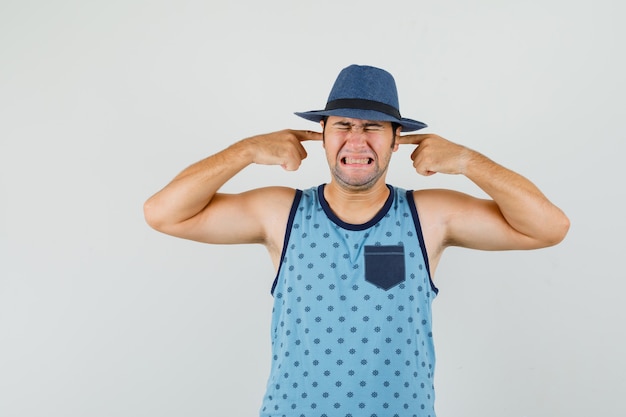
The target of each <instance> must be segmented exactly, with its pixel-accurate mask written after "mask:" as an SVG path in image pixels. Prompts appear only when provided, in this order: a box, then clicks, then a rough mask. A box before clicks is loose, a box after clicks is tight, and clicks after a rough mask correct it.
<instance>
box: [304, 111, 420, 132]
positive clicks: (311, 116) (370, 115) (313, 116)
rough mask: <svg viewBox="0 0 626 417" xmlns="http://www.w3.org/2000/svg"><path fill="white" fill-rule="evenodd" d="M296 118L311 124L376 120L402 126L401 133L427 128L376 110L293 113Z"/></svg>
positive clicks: (415, 121) (417, 122)
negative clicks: (328, 120)
mask: <svg viewBox="0 0 626 417" xmlns="http://www.w3.org/2000/svg"><path fill="white" fill-rule="evenodd" d="M294 114H295V115H296V116H300V117H302V118H304V119H306V120H310V121H312V122H319V121H321V120H322V119H324V118H325V117H328V116H339V117H349V118H351V119H362V120H378V121H381V122H393V123H398V124H399V125H400V126H402V131H403V132H414V131H416V130H419V129H423V128H425V127H428V125H427V124H426V123H422V122H419V121H417V120H413V119H407V118H404V117H403V118H400V119H398V118H395V117H393V116H391V115H389V114H386V113H382V112H379V111H376V110H362V109H334V110H313V111H307V112H295V113H294Z"/></svg>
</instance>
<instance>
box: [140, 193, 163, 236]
mask: <svg viewBox="0 0 626 417" xmlns="http://www.w3.org/2000/svg"><path fill="white" fill-rule="evenodd" d="M143 218H144V220H145V221H146V223H147V224H148V226H150V227H151V228H153V229H154V230H157V231H159V232H161V231H163V225H164V222H163V218H162V216H160V215H159V210H158V207H157V205H156V204H155V203H154V201H153V200H152V198H150V199H148V200H147V201H146V202H145V203H144V204H143Z"/></svg>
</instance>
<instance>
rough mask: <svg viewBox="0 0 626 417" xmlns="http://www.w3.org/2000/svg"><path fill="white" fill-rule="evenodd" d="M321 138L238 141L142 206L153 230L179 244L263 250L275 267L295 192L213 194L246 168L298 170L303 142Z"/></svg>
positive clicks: (274, 136)
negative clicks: (260, 246)
mask: <svg viewBox="0 0 626 417" xmlns="http://www.w3.org/2000/svg"><path fill="white" fill-rule="evenodd" d="M321 139H322V136H321V134H320V133H315V132H311V131H299V130H283V131H279V132H274V133H269V134H265V135H258V136H253V137H250V138H247V139H243V140H241V141H239V142H236V143H235V144H233V145H231V146H229V147H228V148H226V149H224V150H223V151H221V152H218V153H216V154H214V155H212V156H209V157H208V158H206V159H203V160H201V161H199V162H197V163H195V164H193V165H191V166H189V167H188V168H186V169H185V170H183V171H182V172H181V173H180V174H178V175H177V176H176V177H175V178H174V179H173V180H172V181H171V182H170V183H169V184H167V185H166V186H165V187H164V188H163V189H161V190H160V191H158V192H157V193H156V194H154V195H153V196H152V197H150V198H149V199H148V200H147V201H146V202H145V204H144V216H145V219H146V222H147V223H148V224H149V225H150V226H151V227H152V228H154V229H156V230H158V231H160V232H163V233H166V234H169V235H172V236H176V237H180V238H184V239H190V240H195V241H198V242H204V243H213V244H236V243H260V244H264V245H265V246H266V247H267V248H268V251H269V252H270V256H271V258H272V261H273V262H274V264H275V265H276V263H277V262H278V258H279V256H280V250H281V248H282V243H283V242H282V238H283V237H284V232H285V230H284V228H285V225H286V223H287V217H288V215H289V209H290V208H291V204H292V202H293V197H294V193H295V191H294V190H293V189H290V188H286V187H267V188H259V189H255V190H250V191H246V192H243V193H241V194H223V193H219V192H218V190H219V189H220V188H221V187H222V185H224V184H225V183H226V182H227V181H228V180H230V179H231V178H232V177H233V176H235V175H236V174H237V173H239V172H240V171H241V170H243V169H244V168H245V167H247V166H248V165H251V164H263V165H280V166H282V167H283V168H284V169H285V170H288V171H293V170H296V169H298V167H299V166H300V164H301V162H302V160H303V159H304V158H306V156H307V153H306V150H305V149H304V147H303V146H302V143H301V142H302V141H305V140H320V141H321Z"/></svg>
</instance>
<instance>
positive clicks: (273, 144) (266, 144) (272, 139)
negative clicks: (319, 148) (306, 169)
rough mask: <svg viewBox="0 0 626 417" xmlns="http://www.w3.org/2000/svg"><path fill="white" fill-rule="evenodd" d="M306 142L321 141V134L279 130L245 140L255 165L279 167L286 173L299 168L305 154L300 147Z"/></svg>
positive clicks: (302, 147) (306, 131)
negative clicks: (249, 147)
mask: <svg viewBox="0 0 626 417" xmlns="http://www.w3.org/2000/svg"><path fill="white" fill-rule="evenodd" d="M306 140H320V141H321V140H322V134H321V133H318V132H313V131H310V130H290V129H286V130H281V131H278V132H273V133H268V134H264V135H258V136H253V137H251V138H248V139H246V140H245V142H247V144H248V145H249V146H251V157H252V161H253V162H254V163H255V164H261V165H280V166H282V167H283V169H285V170H286V171H295V170H297V169H298V168H299V167H300V164H301V163H302V160H303V159H304V158H306V157H307V152H306V150H305V149H304V146H302V142H303V141H306Z"/></svg>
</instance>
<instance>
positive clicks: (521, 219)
mask: <svg viewBox="0 0 626 417" xmlns="http://www.w3.org/2000/svg"><path fill="white" fill-rule="evenodd" d="M399 141H400V143H402V144H412V145H417V147H416V149H415V151H414V152H413V153H412V154H411V159H412V160H413V166H414V168H415V170H416V171H417V172H418V173H419V174H421V175H425V176H429V175H433V174H435V173H438V172H439V173H445V174H453V175H455V174H457V175H465V176H466V177H467V178H468V179H470V180H471V181H473V182H474V183H475V184H476V185H477V186H479V187H480V188H481V189H482V190H483V191H485V192H486V193H487V194H488V195H489V196H490V197H491V198H492V200H489V199H479V198H475V197H472V196H469V195H467V194H463V193H460V192H456V191H451V190H421V191H416V192H415V193H414V197H415V201H416V204H417V206H418V210H419V213H420V217H421V218H422V219H423V223H424V224H425V225H426V227H425V230H424V235H425V240H426V243H427V247H428V251H429V257H430V258H432V259H431V262H432V265H433V267H435V266H436V265H437V263H438V262H439V258H440V256H441V253H442V252H443V250H444V249H445V248H446V247H448V246H460V247H465V248H471V249H480V250H518V249H519V250H524V249H538V248H543V247H548V246H552V245H556V244H557V243H559V242H560V241H562V240H563V238H564V237H565V235H566V234H567V231H568V229H569V219H568V218H567V217H566V216H565V214H564V213H563V212H562V211H561V210H560V209H559V208H558V207H557V206H555V205H554V204H552V203H551V202H550V201H549V200H548V199H547V198H546V197H545V196H544V195H543V193H541V191H540V190H539V189H538V188H537V187H536V186H535V185H534V184H533V183H532V182H531V181H529V180H528V179H526V178H525V177H523V176H521V175H519V174H517V173H515V172H513V171H511V170H509V169H507V168H505V167H503V166H501V165H499V164H497V163H495V162H493V161H492V160H490V159H489V158H487V157H486V156H484V155H482V154H480V153H478V152H476V151H473V150H471V149H468V148H466V147H464V146H461V145H458V144H455V143H453V142H450V141H448V140H446V139H443V138H441V137H439V136H437V135H434V134H415V135H406V136H401V137H400V138H399ZM433 269H434V268H433Z"/></svg>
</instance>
